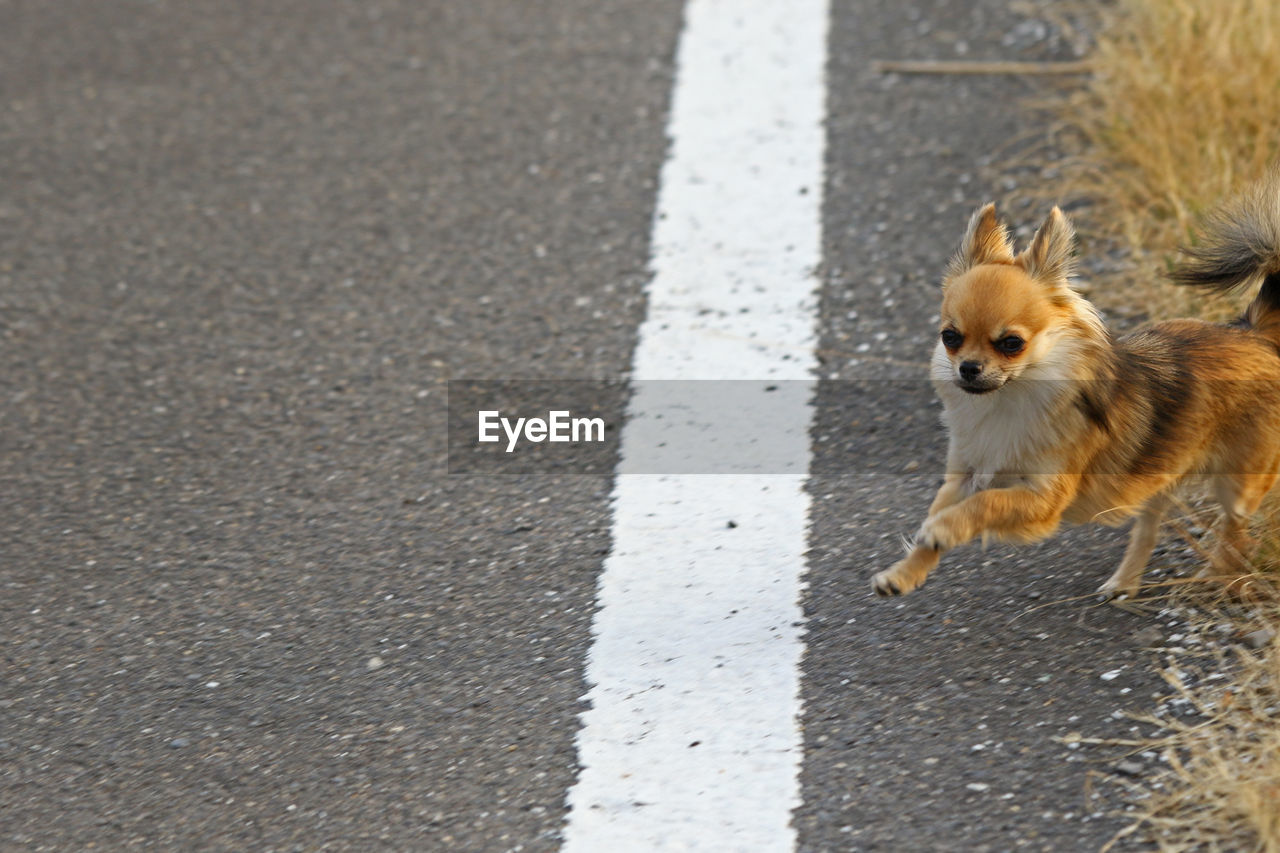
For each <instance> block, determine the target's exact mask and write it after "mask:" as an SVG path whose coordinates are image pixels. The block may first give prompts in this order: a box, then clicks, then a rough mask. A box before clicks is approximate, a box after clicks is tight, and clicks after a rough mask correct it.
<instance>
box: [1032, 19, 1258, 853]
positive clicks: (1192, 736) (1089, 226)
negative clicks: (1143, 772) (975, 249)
mask: <svg viewBox="0 0 1280 853" xmlns="http://www.w3.org/2000/svg"><path fill="white" fill-rule="evenodd" d="M1099 14H1100V16H1101V20H1100V21H1099V22H1098V25H1097V26H1096V28H1095V30H1096V32H1097V33H1098V38H1097V43H1096V46H1095V48H1094V50H1093V51H1092V53H1091V54H1090V55H1089V56H1088V57H1087V61H1088V63H1089V64H1090V66H1091V67H1092V68H1093V69H1094V73H1093V75H1092V76H1091V77H1089V78H1088V79H1087V80H1086V81H1085V82H1084V83H1083V84H1082V85H1081V86H1080V87H1079V88H1076V89H1073V90H1070V91H1068V92H1065V93H1064V94H1063V95H1062V97H1061V99H1060V100H1057V101H1056V102H1055V103H1054V104H1053V105H1052V106H1051V109H1052V110H1053V112H1054V114H1055V115H1056V117H1057V119H1058V121H1057V124H1056V125H1054V126H1053V127H1052V128H1051V133H1050V136H1051V137H1052V139H1050V140H1048V141H1047V145H1048V147H1049V148H1050V149H1054V148H1057V149H1059V150H1060V149H1061V147H1062V146H1063V145H1064V144H1065V146H1066V148H1067V155H1068V156H1067V157H1066V159H1065V160H1063V161H1061V163H1060V168H1059V169H1057V170H1056V171H1057V172H1058V176H1057V177H1056V178H1055V179H1054V180H1053V181H1051V182H1050V181H1046V182H1044V183H1046V184H1048V183H1052V184H1053V185H1052V186H1047V185H1046V186H1044V187H1043V188H1042V190H1043V191H1044V192H1048V193H1058V192H1061V191H1063V190H1066V192H1068V193H1069V194H1070V197H1069V199H1064V200H1072V201H1081V202H1084V204H1083V205H1082V206H1081V207H1080V209H1079V210H1077V212H1076V213H1075V214H1074V219H1075V220H1076V224H1077V227H1078V228H1079V229H1080V231H1081V234H1082V236H1083V237H1084V238H1085V241H1086V251H1088V252H1090V253H1094V252H1098V251H1099V249H1100V248H1101V247H1107V246H1110V247H1113V248H1115V249H1118V250H1119V251H1115V252H1113V253H1112V257H1113V259H1114V258H1123V259H1125V260H1124V262H1123V263H1122V264H1121V267H1122V268H1114V267H1113V268H1114V269H1116V270H1117V271H1113V272H1110V273H1103V274H1102V275H1101V276H1096V277H1095V279H1094V281H1093V282H1091V285H1092V286H1091V288H1090V290H1089V295H1090V298H1091V299H1093V300H1095V301H1097V302H1099V303H1100V304H1101V305H1102V306H1103V307H1104V308H1113V309H1115V308H1118V307H1120V306H1126V307H1134V306H1136V307H1138V308H1139V310H1140V311H1141V312H1142V313H1145V314H1146V315H1148V316H1149V317H1151V318H1152V319H1160V318H1164V317H1169V316H1177V315H1184V314H1193V315H1199V316H1208V317H1211V318H1213V317H1216V318H1222V317H1224V316H1225V315H1228V314H1236V313H1238V312H1239V311H1240V310H1241V309H1242V308H1243V304H1230V305H1227V304H1221V305H1219V306H1212V305H1206V304H1205V302H1204V301H1203V300H1202V299H1201V298H1199V297H1197V296H1196V295H1194V294H1192V293H1190V292H1189V291H1186V290H1184V289H1178V288H1174V287H1173V286H1172V285H1169V284H1165V283H1164V282H1163V274H1164V272H1165V271H1166V270H1167V269H1168V267H1169V266H1170V265H1171V264H1172V262H1173V260H1174V259H1175V257H1176V253H1177V248H1178V246H1180V245H1185V244H1187V243H1189V242H1191V241H1193V240H1194V235H1195V226H1196V223H1197V221H1198V220H1199V219H1200V217H1201V216H1202V215H1203V214H1204V213H1205V212H1206V211H1207V210H1208V209H1210V208H1212V207H1214V206H1216V205H1218V204H1220V203H1221V202H1223V201H1225V200H1226V199H1227V198H1229V197H1231V196H1233V195H1235V194H1236V193H1238V192H1239V191H1240V190H1241V189H1243V188H1244V187H1245V186H1246V185H1248V184H1250V183H1252V182H1254V181H1257V180H1259V179H1261V178H1262V177H1263V176H1264V175H1265V174H1266V173H1267V171H1268V170H1269V168H1270V167H1271V166H1272V164H1276V163H1280V2H1276V0H1114V3H1113V4H1108V5H1106V6H1105V7H1104V9H1103V10H1102V11H1101V12H1099ZM1041 201H1043V199H1042V200H1041ZM1197 523H1198V524H1199V525H1200V526H1208V525H1207V523H1205V520H1203V519H1201V520H1200V521H1199V522H1197ZM1256 535H1257V538H1258V540H1259V543H1260V544H1259V548H1258V550H1257V552H1256V553H1255V554H1254V555H1253V560H1254V564H1255V566H1256V569H1257V574H1256V575H1255V576H1254V578H1253V579H1254V588H1255V589H1256V590H1258V591H1265V590H1270V591H1271V592H1272V593H1273V594H1274V592H1275V591H1276V590H1277V589H1280V499H1278V500H1273V501H1271V502H1270V503H1269V504H1268V507H1267V509H1265V510H1264V512H1263V513H1262V514H1261V516H1260V519H1259V525H1258V527H1257V529H1256ZM1189 541H1195V540H1194V538H1189ZM1195 547H1197V548H1199V547H1201V546H1200V544H1199V543H1198V541H1196V542H1195ZM1205 586H1214V585H1212V584H1210V585H1204V584H1183V585H1182V586H1180V587H1179V588H1178V589H1177V591H1175V592H1173V593H1172V594H1171V598H1172V606H1173V607H1174V608H1176V609H1180V610H1181V611H1186V612H1190V613H1195V614H1198V616H1196V617H1195V618H1193V620H1192V623H1193V624H1192V626H1191V629H1192V630H1199V631H1200V633H1201V642H1200V644H1199V645H1198V646H1196V648H1200V649H1214V650H1215V651H1213V652H1212V653H1210V654H1208V655H1207V656H1200V657H1196V655H1195V654H1194V653H1191V652H1187V653H1186V654H1182V655H1175V656H1174V657H1172V658H1170V660H1169V661H1168V663H1167V666H1166V668H1165V669H1164V670H1163V672H1164V675H1165V678H1166V680H1167V681H1168V683H1169V684H1170V686H1171V688H1172V693H1171V695H1170V697H1168V699H1167V701H1165V702H1164V703H1162V704H1161V705H1160V706H1159V707H1158V708H1157V710H1156V711H1155V713H1154V714H1152V715H1151V716H1149V717H1147V718H1146V722H1148V723H1153V724H1156V725H1157V726H1158V727H1159V728H1160V729H1161V732H1162V733H1161V736H1159V737H1158V738H1155V739H1153V740H1151V741H1146V742H1142V743H1139V744H1133V743H1130V744H1128V745H1129V746H1131V747H1132V746H1136V747H1137V748H1138V749H1140V750H1146V751H1147V752H1152V751H1154V752H1158V753H1160V754H1161V756H1162V757H1163V759H1164V763H1163V765H1162V769H1160V770H1159V771H1156V772H1155V773H1154V774H1152V775H1150V776H1148V777H1147V778H1144V779H1141V780H1139V781H1137V782H1132V783H1127V786H1128V787H1129V788H1130V794H1131V797H1130V800H1131V803H1132V805H1133V806H1134V809H1135V810H1134V811H1133V812H1130V813H1129V814H1130V816H1131V817H1132V816H1135V815H1136V817H1135V819H1134V821H1133V823H1132V824H1131V825H1130V826H1129V827H1128V828H1126V829H1125V830H1124V831H1123V832H1122V833H1121V835H1120V837H1118V838H1117V841H1119V840H1121V839H1125V840H1128V841H1133V840H1139V839H1140V840H1141V841H1143V842H1145V843H1147V844H1154V845H1155V846H1156V847H1157V848H1158V849H1160V850H1165V851H1190V850H1196V851H1265V853H1280V640H1277V639H1275V638H1274V632H1276V631H1280V605H1278V604H1277V603H1276V600H1275V599H1274V598H1272V599H1271V600H1254V601H1252V602H1250V603H1249V604H1247V605H1241V604H1240V603H1238V602H1229V601H1227V600H1226V599H1225V598H1222V599H1217V600H1214V599H1213V598H1212V595H1211V594H1210V593H1209V592H1206V591H1205V590H1204V587H1205ZM1219 590H1220V588H1219ZM1224 625H1225V627H1226V628H1227V629H1228V631H1229V634H1230V636H1229V637H1227V638H1226V640H1225V641H1224V635H1223V634H1222V633H1221V632H1220V630H1218V629H1220V627H1222V626H1224ZM1255 631H1263V632H1267V631H1270V632H1273V633H1272V635H1271V636H1272V639H1271V640H1270V641H1269V642H1266V643H1265V644H1259V643H1258V642H1257V640H1258V639H1259V638H1260V637H1263V636H1265V633H1264V634H1263V635H1259V634H1256V633H1251V632H1255ZM1247 638H1251V639H1252V640H1253V641H1254V642H1252V643H1250V642H1241V640H1243V639H1247ZM1256 645H1261V648H1254V647H1253V646H1256ZM1184 651H1185V650H1184ZM1110 846H1112V845H1108V847H1110Z"/></svg>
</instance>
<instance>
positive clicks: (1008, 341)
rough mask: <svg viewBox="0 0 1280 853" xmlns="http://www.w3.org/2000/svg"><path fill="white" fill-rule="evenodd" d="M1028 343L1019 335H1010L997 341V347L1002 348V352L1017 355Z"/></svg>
mask: <svg viewBox="0 0 1280 853" xmlns="http://www.w3.org/2000/svg"><path fill="white" fill-rule="evenodd" d="M1026 344H1027V342H1026V341H1024V340H1023V339H1022V338H1020V337H1018V336H1017V335H1010V336H1009V337H1007V338H1001V339H1000V340H998V341H996V349H998V350H1000V352H1002V353H1004V354H1005V355H1015V354H1017V353H1020V352H1022V348H1023V347H1024V346H1026Z"/></svg>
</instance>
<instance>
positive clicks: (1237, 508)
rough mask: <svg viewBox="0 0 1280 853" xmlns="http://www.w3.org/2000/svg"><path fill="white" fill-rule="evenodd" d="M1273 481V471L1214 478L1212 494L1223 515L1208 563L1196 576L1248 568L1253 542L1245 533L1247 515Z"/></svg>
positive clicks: (1242, 571) (1222, 574)
mask: <svg viewBox="0 0 1280 853" xmlns="http://www.w3.org/2000/svg"><path fill="white" fill-rule="evenodd" d="M1275 482H1276V475H1275V474H1274V473H1268V474H1233V475H1222V476H1219V477H1217V478H1215V480H1214V484H1213V496H1214V499H1215V500H1217V502H1218V503H1219V504H1220V505H1221V506H1222V518H1221V519H1220V520H1219V521H1218V529H1217V531H1216V533H1217V540H1218V541H1217V544H1216V545H1215V546H1214V549H1213V552H1212V553H1211V554H1210V555H1209V562H1210V566H1209V567H1208V568H1206V569H1204V570H1203V571H1201V572H1200V574H1199V575H1198V576H1199V577H1213V576H1214V575H1217V576H1219V577H1226V578H1230V577H1235V576H1238V575H1241V574H1247V573H1248V572H1249V571H1251V569H1250V567H1249V555H1250V554H1251V553H1252V552H1253V547H1254V544H1255V543H1254V540H1253V537H1251V536H1250V535H1249V533H1248V524H1249V517H1250V516H1251V515H1253V514H1254V513H1255V512H1257V510H1258V507H1259V505H1261V504H1262V499H1263V498H1264V497H1266V495H1267V492H1269V491H1271V487H1272V486H1274V485H1275Z"/></svg>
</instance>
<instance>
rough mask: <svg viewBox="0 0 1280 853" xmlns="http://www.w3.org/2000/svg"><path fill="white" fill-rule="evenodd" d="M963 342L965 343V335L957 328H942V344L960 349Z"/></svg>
mask: <svg viewBox="0 0 1280 853" xmlns="http://www.w3.org/2000/svg"><path fill="white" fill-rule="evenodd" d="M962 343H964V335H962V334H960V333H959V332H957V331H956V330H955V329H943V330H942V345H943V346H944V347H946V348H947V349H959V348H960V345H961V344H962Z"/></svg>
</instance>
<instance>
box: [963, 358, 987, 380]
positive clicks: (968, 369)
mask: <svg viewBox="0 0 1280 853" xmlns="http://www.w3.org/2000/svg"><path fill="white" fill-rule="evenodd" d="M981 372H982V365H981V364H979V363H978V362H976V361H962V362H960V378H961V379H963V380H964V381H965V382H972V381H973V380H975V379H977V378H978V374H979V373H981Z"/></svg>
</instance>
